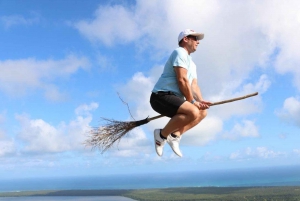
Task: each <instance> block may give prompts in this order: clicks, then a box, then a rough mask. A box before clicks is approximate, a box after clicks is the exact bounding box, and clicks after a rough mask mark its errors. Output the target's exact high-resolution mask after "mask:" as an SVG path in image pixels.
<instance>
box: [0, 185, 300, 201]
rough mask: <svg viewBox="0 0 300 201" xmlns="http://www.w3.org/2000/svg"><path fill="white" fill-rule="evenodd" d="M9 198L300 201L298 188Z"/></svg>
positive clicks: (46, 193) (104, 192)
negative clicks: (93, 197) (81, 197)
mask: <svg viewBox="0 0 300 201" xmlns="http://www.w3.org/2000/svg"><path fill="white" fill-rule="evenodd" d="M11 196H124V197H128V198H132V199H134V200H140V201H158V200H160V201H162V200H165V201H168V200H174V201H175V200H199V201H200V200H203V201H220V200H222V201H229V200H230V201H242V200H245V201H252V200H255V201H275V200H276V201H279V200H280V201H300V187H193V188H191V187H190V188H165V189H144V190H62V191H23V192H6V193H0V197H11Z"/></svg>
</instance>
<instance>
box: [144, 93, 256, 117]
mask: <svg viewBox="0 0 300 201" xmlns="http://www.w3.org/2000/svg"><path fill="white" fill-rule="evenodd" d="M257 94H258V92H255V93H252V94H248V95H245V96H240V97H237V98H232V99H228V100H223V101H219V102H214V103H211V104H210V105H209V106H214V105H221V104H224V103H230V102H233V101H238V100H242V99H245V98H250V97H252V96H256V95H257ZM161 117H164V115H157V116H155V117H150V118H147V120H148V122H149V121H152V120H155V119H158V118H161Z"/></svg>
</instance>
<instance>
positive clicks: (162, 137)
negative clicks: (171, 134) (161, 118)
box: [159, 130, 167, 140]
mask: <svg viewBox="0 0 300 201" xmlns="http://www.w3.org/2000/svg"><path fill="white" fill-rule="evenodd" d="M159 135H160V137H161V139H164V140H166V139H167V138H166V137H165V136H163V135H162V134H161V130H160V133H159Z"/></svg>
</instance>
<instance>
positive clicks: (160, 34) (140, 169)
mask: <svg viewBox="0 0 300 201" xmlns="http://www.w3.org/2000/svg"><path fill="white" fill-rule="evenodd" d="M299 9H300V3H299V1H297V0H289V1H285V3H284V4H282V1H274V0H272V1H271V0H270V1H267V0H265V1H240V2H237V1H221V0H219V1H218V0H215V1H211V0H210V1H200V0H199V1H192V0H186V1H179V0H175V1H174V0H172V1H171V0H163V1H161V0H153V1H142V0H138V1H125V0H124V1H113V0H111V1H94V0H89V1H79V0H72V1H71V0H64V1H59V0H51V1H50V0H49V1H48V0H44V1H39V0H27V1H21V0H0V44H1V45H0V176H1V178H6V177H7V178H12V177H47V176H74V175H79V176H88V175H107V174H113V175H116V174H136V173H155V172H168V171H173V172H181V171H196V170H197V171H202V170H203V171H205V170H211V169H234V168H249V167H250V168H256V167H265V166H282V165H300V162H299V160H300V145H299V141H300V135H299V127H300V121H299V119H300V96H299V94H300V93H299V92H300V50H299V47H300V40H299V35H300V14H299V12H298V11H299ZM186 28H192V29H194V30H196V31H199V32H203V33H204V34H205V37H204V40H202V41H201V42H200V46H198V50H197V51H196V52H195V53H194V54H192V57H193V60H194V61H195V63H196V65H197V68H198V82H199V85H200V87H201V90H202V93H203V96H204V97H205V99H206V100H210V101H220V100H223V99H228V98H233V97H236V96H241V95H245V94H248V93H253V92H256V91H257V92H259V95H258V96H256V97H253V98H250V99H247V100H243V101H238V102H235V103H229V104H224V105H220V106H214V107H211V108H210V109H209V113H208V116H207V118H206V119H205V120H204V121H203V122H201V124H199V125H198V126H197V127H195V128H194V129H192V130H191V131H189V132H187V133H186V134H184V136H183V138H182V142H181V150H182V152H183V155H184V157H183V158H178V157H177V156H175V155H174V154H173V153H172V151H171V149H170V147H168V146H166V147H165V152H164V155H163V157H161V158H160V157H158V156H157V155H156V153H155V150H154V142H153V130H154V129H155V128H161V127H162V126H163V125H164V124H165V123H166V122H167V121H168V119H167V118H161V119H158V120H155V121H152V122H150V123H148V124H146V125H144V126H142V127H139V128H136V129H135V130H133V131H132V132H131V133H130V134H128V136H126V137H125V138H124V139H122V140H121V141H120V143H119V144H118V146H115V147H113V148H112V149H110V150H108V151H107V152H105V153H104V154H101V153H100V152H99V151H97V150H91V149H90V148H87V147H85V146H84V145H83V144H82V143H83V142H84V141H85V139H86V138H87V136H86V133H87V132H88V131H89V129H90V127H93V126H97V125H99V123H100V120H101V117H106V118H112V119H115V120H124V121H126V120H132V119H131V117H130V114H129V113H128V111H127V106H126V105H124V104H123V103H122V101H121V100H120V99H119V97H118V93H119V94H120V96H121V97H122V99H123V100H124V101H125V102H127V103H128V105H129V107H130V110H131V113H132V115H133V117H134V118H135V119H136V120H139V119H144V118H146V117H148V116H155V115H157V113H155V112H154V111H153V110H152V109H151V107H150V104H149V96H150V93H151V89H152V87H153V86H154V84H155V82H156V81H157V79H158V77H159V76H160V74H161V72H162V68H163V65H164V63H165V61H166V59H167V58H168V56H169V55H170V53H171V52H172V51H173V49H175V48H176V47H177V36H178V34H179V32H180V31H182V30H184V29H186Z"/></svg>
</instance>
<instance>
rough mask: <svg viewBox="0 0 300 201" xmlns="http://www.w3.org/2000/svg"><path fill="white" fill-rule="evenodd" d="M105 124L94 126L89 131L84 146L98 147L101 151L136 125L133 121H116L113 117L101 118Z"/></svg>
mask: <svg viewBox="0 0 300 201" xmlns="http://www.w3.org/2000/svg"><path fill="white" fill-rule="evenodd" d="M102 119H103V120H104V121H106V122H107V123H106V125H104V126H100V127H95V128H93V129H92V130H91V131H90V132H89V134H88V135H89V136H88V139H87V140H86V141H85V145H86V146H90V147H92V149H94V148H98V149H100V150H101V153H103V152H105V151H106V150H107V149H109V148H110V147H112V145H113V144H114V143H115V142H116V141H118V140H120V139H121V138H122V137H123V136H124V135H126V134H127V133H128V132H129V131H131V130H132V129H133V128H135V127H136V126H137V124H136V122H135V121H129V122H124V121H116V120H113V119H106V118H102Z"/></svg>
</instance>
